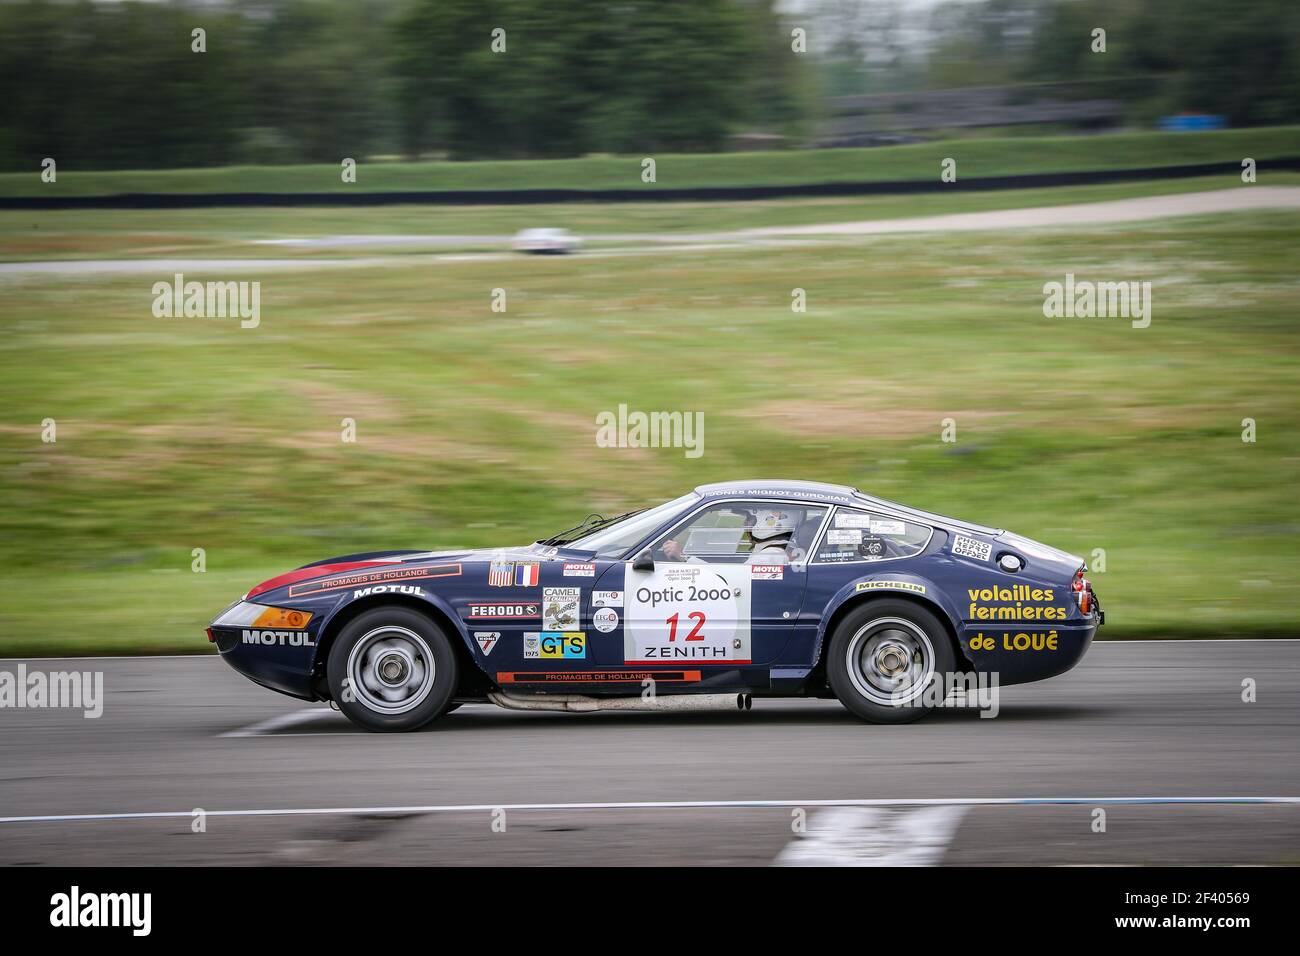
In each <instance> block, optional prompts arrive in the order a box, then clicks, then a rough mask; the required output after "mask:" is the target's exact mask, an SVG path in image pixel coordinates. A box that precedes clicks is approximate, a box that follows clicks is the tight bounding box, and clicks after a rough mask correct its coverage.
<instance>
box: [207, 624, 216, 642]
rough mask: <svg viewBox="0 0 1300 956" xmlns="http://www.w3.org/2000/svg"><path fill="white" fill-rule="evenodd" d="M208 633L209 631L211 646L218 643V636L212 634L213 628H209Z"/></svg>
mask: <svg viewBox="0 0 1300 956" xmlns="http://www.w3.org/2000/svg"><path fill="white" fill-rule="evenodd" d="M207 631H208V643H209V644H215V643H217V636H216V635H215V634H213V633H212V628H208V629H207Z"/></svg>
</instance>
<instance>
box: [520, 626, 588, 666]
mask: <svg viewBox="0 0 1300 956" xmlns="http://www.w3.org/2000/svg"><path fill="white" fill-rule="evenodd" d="M586 656H587V635H586V634H583V633H582V632H581V631H536V632H532V633H527V634H525V635H524V657H539V658H543V659H546V660H554V659H564V660H573V659H575V658H585V657H586Z"/></svg>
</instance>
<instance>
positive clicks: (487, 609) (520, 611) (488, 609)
mask: <svg viewBox="0 0 1300 956" xmlns="http://www.w3.org/2000/svg"><path fill="white" fill-rule="evenodd" d="M466 610H467V613H466V615H465V617H466V618H467V619H468V620H471V621H517V620H522V619H527V618H532V617H541V616H542V606H541V604H539V603H538V602H537V601H521V602H519V603H518V604H489V603H487V602H486V601H485V602H483V603H482V604H470V605H469V607H468V608H467V609H466Z"/></svg>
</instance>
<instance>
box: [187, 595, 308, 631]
mask: <svg viewBox="0 0 1300 956" xmlns="http://www.w3.org/2000/svg"><path fill="white" fill-rule="evenodd" d="M311 619H312V613H311V611H295V610H293V609H292V608H287V607H270V606H268V605H266V604H254V603H253V602H251V601H240V602H238V603H237V604H235V605H233V606H232V607H230V608H227V609H226V610H225V611H224V612H223V613H222V614H221V616H220V617H218V618H217V619H216V620H215V621H213V622H212V626H213V627H266V628H288V629H290V630H295V631H300V630H302V629H303V628H305V627H306V626H307V622H308V621H310V620H311Z"/></svg>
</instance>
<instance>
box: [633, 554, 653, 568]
mask: <svg viewBox="0 0 1300 956" xmlns="http://www.w3.org/2000/svg"><path fill="white" fill-rule="evenodd" d="M654 569H655V559H654V555H652V554H651V553H650V552H649V551H642V552H641V553H640V554H638V555H637V556H636V559H635V560H633V562H632V570H633V571H653V570H654Z"/></svg>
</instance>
